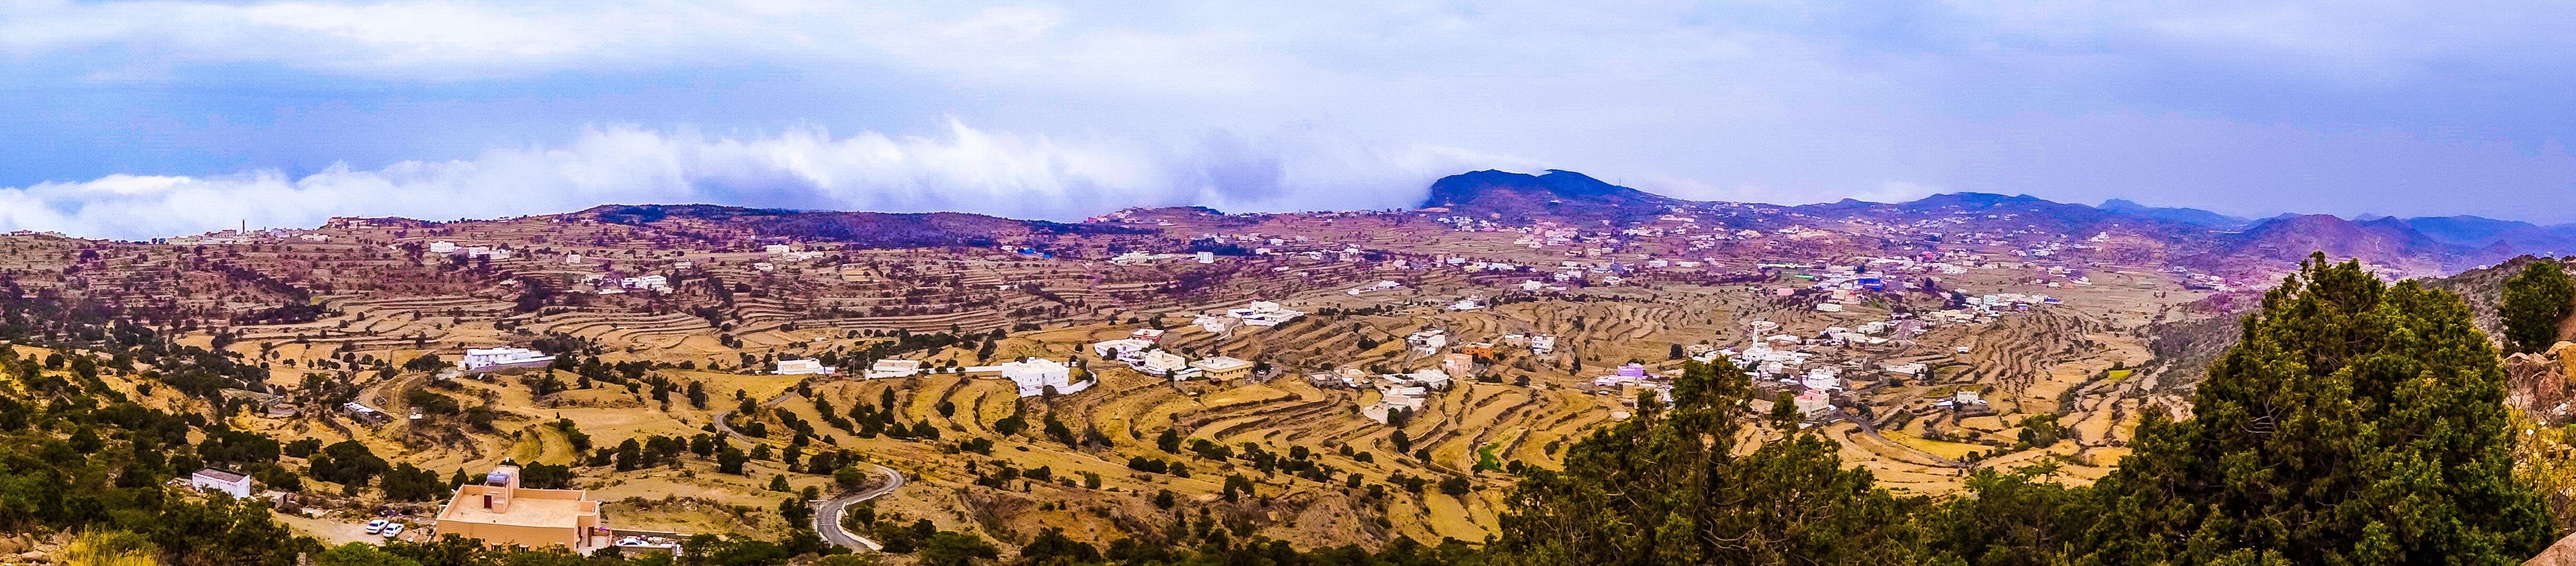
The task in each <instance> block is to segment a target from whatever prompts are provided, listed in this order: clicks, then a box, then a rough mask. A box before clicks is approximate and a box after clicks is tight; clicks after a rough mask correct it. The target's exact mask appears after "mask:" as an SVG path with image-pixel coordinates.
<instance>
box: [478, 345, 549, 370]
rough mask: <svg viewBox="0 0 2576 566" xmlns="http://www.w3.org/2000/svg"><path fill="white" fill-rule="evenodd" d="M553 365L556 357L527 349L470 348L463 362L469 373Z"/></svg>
mask: <svg viewBox="0 0 2576 566" xmlns="http://www.w3.org/2000/svg"><path fill="white" fill-rule="evenodd" d="M553 363H555V357H554V356H548V355H546V354H545V352H539V351H536V350H530V349H527V348H468V349H466V350H465V360H464V361H463V362H461V364H462V365H464V366H465V371H469V372H482V371H495V370H504V369H510V368H541V367H546V366H547V365H551V364H553Z"/></svg>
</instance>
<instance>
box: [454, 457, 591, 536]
mask: <svg viewBox="0 0 2576 566" xmlns="http://www.w3.org/2000/svg"><path fill="white" fill-rule="evenodd" d="M451 533H453V534H456V535H460V536H464V537H465V538H471V539H476V540H481V541H483V543H484V544H489V545H519V546H524V547H528V548H545V547H547V546H563V547H566V548H570V549H572V550H573V551H574V552H585V553H586V552H589V551H590V550H591V549H594V548H598V547H599V546H600V545H601V544H604V543H605V541H606V539H607V537H606V536H605V534H604V531H603V530H601V529H600V526H599V502H597V501H592V500H591V499H590V492H588V491H584V490H578V489H528V488H522V487H519V468H518V467H516V466H501V467H499V468H494V469H493V470H492V473H491V474H490V475H489V476H486V479H485V481H484V482H483V484H482V485H467V486H463V487H459V488H457V489H456V498H455V499H452V500H449V501H448V502H447V508H446V509H442V510H440V511H439V512H438V526H437V530H436V531H434V534H435V535H447V534H451Z"/></svg>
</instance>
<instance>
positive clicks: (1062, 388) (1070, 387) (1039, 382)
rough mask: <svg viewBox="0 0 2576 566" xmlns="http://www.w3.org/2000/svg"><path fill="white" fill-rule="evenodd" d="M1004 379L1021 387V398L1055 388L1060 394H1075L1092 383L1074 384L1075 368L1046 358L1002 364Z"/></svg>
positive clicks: (1089, 386)
mask: <svg viewBox="0 0 2576 566" xmlns="http://www.w3.org/2000/svg"><path fill="white" fill-rule="evenodd" d="M1002 378H1003V379H1008V380H1011V382H1013V383H1017V384H1019V386H1020V396H1021V397H1035V396H1038V395H1043V394H1045V393H1046V388H1048V387H1054V388H1055V392H1056V393H1058V394H1065V393H1075V392H1079V391H1082V390H1084V389H1089V388H1091V384H1092V382H1089V381H1085V382H1082V383H1074V382H1073V368H1069V367H1065V365H1064V364H1063V363H1060V362H1057V361H1055V360H1050V359H1046V358H1029V359H1025V360H1021V361H1016V362H1003V363H1002Z"/></svg>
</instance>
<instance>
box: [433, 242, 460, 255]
mask: <svg viewBox="0 0 2576 566" xmlns="http://www.w3.org/2000/svg"><path fill="white" fill-rule="evenodd" d="M455 251H456V242H430V243H429V253H434V254H444V253H454V252H455Z"/></svg>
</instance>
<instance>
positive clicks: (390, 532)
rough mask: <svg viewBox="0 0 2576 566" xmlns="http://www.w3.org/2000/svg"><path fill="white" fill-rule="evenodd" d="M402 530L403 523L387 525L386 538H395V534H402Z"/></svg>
mask: <svg viewBox="0 0 2576 566" xmlns="http://www.w3.org/2000/svg"><path fill="white" fill-rule="evenodd" d="M402 531H403V526H402V525H385V538H394V535H399V534H402Z"/></svg>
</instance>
